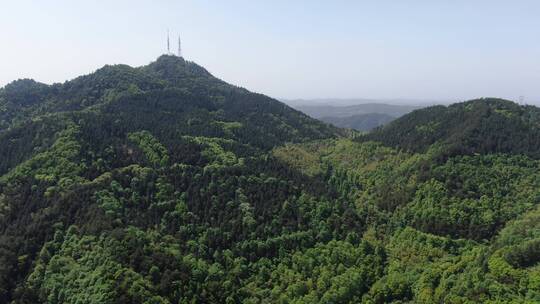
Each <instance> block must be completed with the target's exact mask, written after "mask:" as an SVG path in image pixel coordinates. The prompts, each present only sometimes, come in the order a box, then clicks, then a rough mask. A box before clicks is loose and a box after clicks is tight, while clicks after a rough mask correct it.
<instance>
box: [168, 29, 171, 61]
mask: <svg viewBox="0 0 540 304" xmlns="http://www.w3.org/2000/svg"><path fill="white" fill-rule="evenodd" d="M170 54H171V47H170V43H169V29H167V55H170Z"/></svg>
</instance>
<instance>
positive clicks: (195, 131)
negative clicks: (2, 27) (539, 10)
mask: <svg viewBox="0 0 540 304" xmlns="http://www.w3.org/2000/svg"><path fill="white" fill-rule="evenodd" d="M465 110H466V111H471V112H472V113H474V115H473V114H466V113H465V112H463V111H465ZM439 114H440V116H439ZM477 114H478V115H479V116H475V115H477ZM480 114H481V115H480ZM460 115H461V116H460ZM454 116H456V117H458V118H455V117H454ZM441 117H442V119H440V118H441ZM475 117H478V118H475ZM418 121H422V124H420V125H418V126H417V127H415V128H414V131H413V132H408V133H407V132H405V133H399V132H401V131H399V130H397V131H395V132H398V131H399V132H398V135H399V136H400V137H394V135H391V134H390V133H388V132H390V131H388V130H393V129H396V128H398V129H399V128H405V127H406V126H405V125H406V123H408V122H418ZM439 121H440V123H439ZM458 122H460V123H462V125H461V126H454V124H457V123H458ZM394 124H395V125H394ZM394 124H391V125H390V126H388V127H387V128H383V129H379V130H377V131H375V132H374V133H373V134H372V135H367V136H366V137H363V141H365V140H366V139H376V140H379V141H381V142H382V143H376V142H371V141H370V142H361V143H360V142H357V141H353V140H348V139H343V138H341V139H340V138H336V137H337V136H338V135H341V134H345V133H344V132H343V131H341V130H339V129H336V128H333V127H331V126H328V125H325V124H322V123H320V122H317V121H316V120H313V119H310V118H308V117H307V116H305V115H303V114H301V113H300V112H297V111H294V110H292V109H290V108H288V107H287V106H285V105H284V104H282V103H280V102H277V101H275V100H273V99H271V98H268V97H266V96H263V95H259V94H253V93H250V92H249V91H247V90H245V89H241V88H238V87H234V86H231V85H228V84H226V83H225V82H223V81H221V80H219V79H216V78H214V77H213V76H212V75H210V74H209V73H208V72H207V71H206V70H204V69H203V68H202V67H200V66H198V65H196V64H194V63H191V62H187V61H184V60H183V59H182V58H178V57H174V56H162V57H160V58H159V59H158V60H157V61H156V62H154V63H151V64H150V65H148V66H145V67H140V68H131V67H128V66H123V65H118V66H106V67H104V68H102V69H99V70H98V71H96V72H95V73H92V74H90V75H86V76H82V77H79V78H76V79H74V80H72V81H69V82H66V83H64V84H55V85H52V86H46V85H43V84H38V83H35V82H33V81H29V80H23V81H17V82H14V83H12V84H10V85H8V86H7V87H5V88H3V89H1V90H0V143H2V144H0V156H1V157H2V162H0V303H362V302H363V303H392V302H393V303H408V302H410V303H474V302H490V301H491V302H492V303H500V302H512V301H513V302H518V303H519V302H524V303H529V302H530V303H533V302H538V301H540V264H539V262H540V259H538V256H539V255H540V232H539V231H540V230H539V229H540V228H539V227H540V226H539V224H538V223H540V218H539V211H538V210H540V209H538V208H540V207H539V206H540V163H539V161H538V160H537V159H536V156H537V155H538V152H539V151H538V149H537V148H538V147H537V145H536V141H535V139H536V138H537V136H538V109H536V108H533V107H519V106H517V105H514V104H510V103H508V102H504V101H492V100H489V101H473V102H469V103H465V104H460V105H456V106H451V107H449V108H432V109H429V110H426V112H415V113H413V114H411V115H409V116H405V117H404V118H402V119H401V120H399V121H397V122H396V123H394ZM443 124H450V126H451V127H442V125H443ZM396 126H398V127H396ZM493 127H497V128H493ZM499 127H500V129H498V128H499ZM489 128H491V130H492V132H491V133H490V132H488V131H489V130H490V129H489ZM458 131H459V132H458ZM517 131H520V132H521V133H515V132H517ZM392 132H394V131H392ZM422 134H423V135H422ZM426 134H428V135H429V134H431V135H429V136H428V135H426ZM437 136H442V137H441V141H439V142H438V143H436V141H437V140H438V137H437ZM484 139H485V140H484ZM508 140H509V141H508ZM385 144H386V145H391V146H397V147H400V148H404V149H395V148H392V147H388V146H385ZM448 148H451V152H450V153H445V149H448ZM410 151H418V152H421V153H415V154H413V153H411V152H410ZM476 152H478V153H480V154H474V153H476ZM495 152H497V153H495ZM503 152H504V153H503ZM441 156H444V157H441Z"/></svg>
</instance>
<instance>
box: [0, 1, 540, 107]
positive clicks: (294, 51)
mask: <svg viewBox="0 0 540 304" xmlns="http://www.w3.org/2000/svg"><path fill="white" fill-rule="evenodd" d="M167 28H170V30H171V34H172V35H176V34H177V33H180V34H181V35H182V40H183V48H184V57H186V59H189V60H193V61H195V62H197V63H199V64H200V65H202V66H204V67H206V68H207V69H208V70H209V71H210V72H212V73H213V74H214V75H216V76H218V77H220V78H222V79H223V80H225V81H227V82H230V83H233V84H237V85H240V86H244V87H246V88H248V89H250V90H252V91H256V92H260V93H264V94H267V95H270V96H273V97H278V98H318V97H320V98H323V97H340V98H348V97H363V98H421V99H451V100H463V99H469V98H473V97H481V96H497V97H504V98H510V99H517V98H518V96H520V95H524V96H525V98H526V101H528V102H533V101H536V100H540V83H539V80H540V1H535V0H530V1H525V0H521V1H520V0H515V1H509V0H507V1H497V0H490V1H482V0H445V1H442V0H440V1H436V0H431V1H428V0H426V1H420V0H407V1H401V0H399V1H398V0H395V1H384V0H382V1H381V0H379V1H235V0H228V1H134V0H131V1H127V0H126V1H124V0H122V1H111V0H110V1H104V0H101V1H74V0H71V1H67V0H65V1H60V0H58V1H55V0H49V1H29V0H17V1H15V0H13V1H2V2H1V3H0V34H1V35H0V39H1V41H2V44H1V47H0V71H1V72H0V86H3V85H5V84H6V83H8V82H9V81H11V80H14V79H17V78H26V77H28V78H34V79H36V80H38V81H42V82H46V83H52V82H63V81H65V80H67V79H71V78H73V77H75V76H78V75H80V74H87V73H90V72H92V71H93V70H95V69H97V68H99V67H101V66H103V65H104V64H113V63H126V64H129V65H133V66H138V65H143V64H147V63H149V62H150V61H152V60H154V59H155V58H156V57H157V56H159V55H160V54H161V53H163V52H164V50H165V34H166V29H167Z"/></svg>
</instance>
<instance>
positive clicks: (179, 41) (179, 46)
mask: <svg viewBox="0 0 540 304" xmlns="http://www.w3.org/2000/svg"><path fill="white" fill-rule="evenodd" d="M178 57H182V41H181V40H180V35H178Z"/></svg>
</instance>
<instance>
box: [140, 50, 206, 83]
mask: <svg viewBox="0 0 540 304" xmlns="http://www.w3.org/2000/svg"><path fill="white" fill-rule="evenodd" d="M142 69H143V70H146V71H151V72H154V73H156V74H157V75H159V76H160V77H161V78H164V79H179V78H182V77H207V78H210V77H213V76H212V75H211V74H210V73H209V72H208V71H207V70H206V69H205V68H203V67H202V66H200V65H198V64H196V63H194V62H191V61H187V60H185V59H184V58H183V57H179V56H174V55H161V56H159V57H158V58H157V60H156V61H154V62H152V63H150V64H149V65H147V66H145V67H143V68H142Z"/></svg>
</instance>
